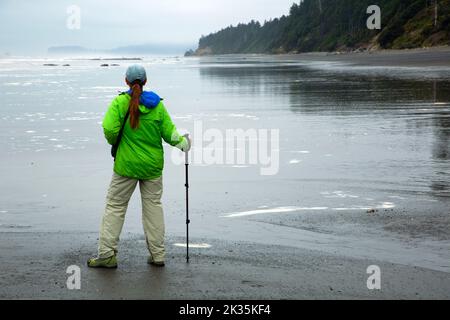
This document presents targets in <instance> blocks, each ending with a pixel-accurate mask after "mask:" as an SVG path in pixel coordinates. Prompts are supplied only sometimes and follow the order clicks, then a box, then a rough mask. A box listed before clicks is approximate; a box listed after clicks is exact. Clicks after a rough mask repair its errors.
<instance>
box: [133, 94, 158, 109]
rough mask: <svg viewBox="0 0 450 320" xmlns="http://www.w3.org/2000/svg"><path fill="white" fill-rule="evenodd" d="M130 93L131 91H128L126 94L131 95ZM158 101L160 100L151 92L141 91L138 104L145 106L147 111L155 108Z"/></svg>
mask: <svg viewBox="0 0 450 320" xmlns="http://www.w3.org/2000/svg"><path fill="white" fill-rule="evenodd" d="M131 92H132V91H131V90H128V91H127V92H126V93H127V94H129V95H131ZM160 101H161V98H160V97H159V96H158V95H157V94H156V93H154V92H153V91H143V92H142V94H141V99H140V100H139V103H140V104H142V105H143V106H145V107H146V108H147V109H153V108H156V106H157V105H158V104H159V102H160Z"/></svg>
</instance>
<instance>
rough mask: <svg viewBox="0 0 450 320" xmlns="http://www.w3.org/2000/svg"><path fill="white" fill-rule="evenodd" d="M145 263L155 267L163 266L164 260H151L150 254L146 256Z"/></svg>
mask: <svg viewBox="0 0 450 320" xmlns="http://www.w3.org/2000/svg"><path fill="white" fill-rule="evenodd" d="M147 263H148V264H150V265H152V266H155V267H164V266H165V263H164V261H155V260H153V257H152V256H149V257H148V259H147Z"/></svg>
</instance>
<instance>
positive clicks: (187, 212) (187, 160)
mask: <svg viewBox="0 0 450 320" xmlns="http://www.w3.org/2000/svg"><path fill="white" fill-rule="evenodd" d="M184 156H185V163H184V165H185V168H186V184H185V185H184V186H185V187H186V263H189V223H191V221H190V220H189V173H188V172H189V153H188V151H186V152H185V155H184Z"/></svg>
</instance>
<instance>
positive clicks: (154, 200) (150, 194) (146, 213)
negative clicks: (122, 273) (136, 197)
mask: <svg viewBox="0 0 450 320" xmlns="http://www.w3.org/2000/svg"><path fill="white" fill-rule="evenodd" d="M138 182H139V188H140V191H141V199H142V223H143V225H144V232H145V238H146V240H147V247H148V250H149V251H150V255H151V256H152V257H153V260H154V261H164V255H165V249H164V214H163V208H162V204H161V196H162V189H163V187H162V177H160V178H158V179H155V180H136V179H131V178H126V177H122V176H119V175H117V174H115V173H114V175H113V177H112V180H111V184H110V186H109V190H108V195H107V197H106V208H105V214H104V215H103V220H102V225H101V229H100V242H99V248H98V256H99V257H100V258H109V257H111V256H112V255H114V254H116V253H117V245H118V243H119V237H120V232H121V231H122V227H123V223H124V221H125V213H126V211H127V207H128V202H129V201H130V198H131V196H132V194H133V192H134V190H135V189H136V185H137V183H138Z"/></svg>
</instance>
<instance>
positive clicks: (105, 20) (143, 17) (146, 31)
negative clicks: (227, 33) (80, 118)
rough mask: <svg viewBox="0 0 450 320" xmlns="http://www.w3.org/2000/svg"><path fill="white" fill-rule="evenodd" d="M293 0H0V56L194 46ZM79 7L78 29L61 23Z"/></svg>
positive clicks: (284, 9)
mask: <svg viewBox="0 0 450 320" xmlns="http://www.w3.org/2000/svg"><path fill="white" fill-rule="evenodd" d="M293 2H299V1H295V0H184V1H183V0H129V1H117V0H96V1H92V0H90V1H89V0H71V1H66V0H0V30H1V31H0V54H2V53H5V52H10V53H13V54H16V53H20V54H33V53H45V52H46V50H47V48H48V47H49V46H54V45H81V46H85V47H89V48H98V49H107V48H114V47H117V46H124V45H136V44H146V43H183V44H196V43H197V41H198V39H199V38H200V36H201V35H203V34H204V35H206V34H209V33H210V32H213V31H217V30H219V29H221V28H223V27H226V26H228V25H230V24H237V23H239V22H248V21H250V20H251V19H254V20H259V21H261V22H263V21H264V20H265V19H270V18H276V17H279V16H281V15H283V14H287V13H288V12H289V8H290V6H291V5H292V3H293ZM70 5H77V6H78V7H79V8H80V9H81V29H80V30H70V29H68V28H67V27H66V25H67V20H68V18H69V14H68V13H67V8H68V7H69V6H70Z"/></svg>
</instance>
